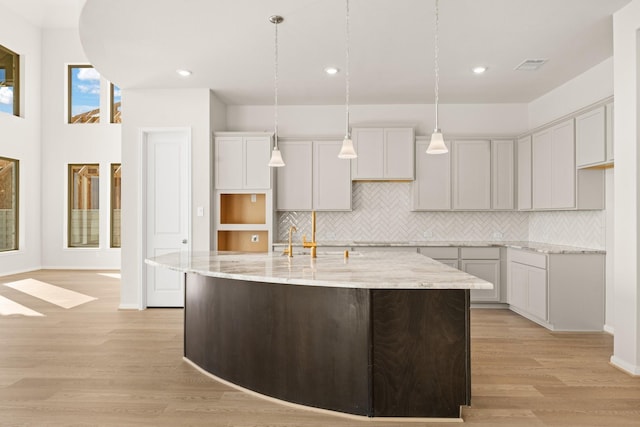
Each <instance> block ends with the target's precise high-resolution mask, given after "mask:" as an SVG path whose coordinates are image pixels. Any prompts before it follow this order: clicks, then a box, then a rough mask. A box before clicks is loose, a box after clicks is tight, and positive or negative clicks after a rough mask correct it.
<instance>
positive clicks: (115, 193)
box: [111, 163, 122, 248]
mask: <svg viewBox="0 0 640 427" xmlns="http://www.w3.org/2000/svg"><path fill="white" fill-rule="evenodd" d="M121 194H122V165H120V163H112V164H111V247H112V248H119V247H120V206H121V204H120V195H121Z"/></svg>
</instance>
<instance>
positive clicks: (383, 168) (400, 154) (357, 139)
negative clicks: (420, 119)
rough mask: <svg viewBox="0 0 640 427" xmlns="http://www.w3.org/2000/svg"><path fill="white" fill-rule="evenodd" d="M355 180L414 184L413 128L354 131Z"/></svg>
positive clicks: (353, 171)
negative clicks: (393, 181) (400, 181)
mask: <svg viewBox="0 0 640 427" xmlns="http://www.w3.org/2000/svg"><path fill="white" fill-rule="evenodd" d="M351 137H352V139H353V144H354V147H355V149H356V152H357V153H358V158H356V159H354V160H352V176H351V177H352V179H354V180H413V179H414V145H415V135H414V130H413V128H353V129H352V131H351Z"/></svg>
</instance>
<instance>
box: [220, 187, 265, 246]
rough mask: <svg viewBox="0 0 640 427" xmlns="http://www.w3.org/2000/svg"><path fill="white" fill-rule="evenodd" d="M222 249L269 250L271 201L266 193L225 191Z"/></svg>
mask: <svg viewBox="0 0 640 427" xmlns="http://www.w3.org/2000/svg"><path fill="white" fill-rule="evenodd" d="M219 203H220V224H219V225H218V250H219V251H241V252H268V250H269V230H268V227H267V200H266V194H264V193H221V194H220V199H219Z"/></svg>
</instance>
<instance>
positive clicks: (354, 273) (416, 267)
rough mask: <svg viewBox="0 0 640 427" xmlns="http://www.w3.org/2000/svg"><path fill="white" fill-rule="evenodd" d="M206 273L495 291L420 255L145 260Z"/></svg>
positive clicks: (200, 255) (202, 255) (215, 255)
mask: <svg viewBox="0 0 640 427" xmlns="http://www.w3.org/2000/svg"><path fill="white" fill-rule="evenodd" d="M145 262H146V263H147V264H149V265H153V266H160V267H167V268H170V269H173V270H178V271H182V272H187V273H198V274H202V275H204V276H212V277H221V278H227V279H236V280H246V281H253V282H266V283H282V284H290V285H306V286H327V287H341V288H365V289H493V284H491V283H489V282H486V281H484V280H482V279H479V278H477V277H475V276H472V275H470V274H467V273H465V272H462V271H460V270H456V269H455V268H451V267H449V266H446V265H444V264H441V263H439V262H438V261H435V260H433V259H431V258H428V257H426V256H424V255H420V254H418V253H399V252H384V251H380V252H378V251H375V252H350V253H349V257H348V258H345V257H344V252H342V251H326V252H323V251H322V250H319V251H318V257H317V258H315V259H312V258H311V257H310V256H309V255H302V254H300V255H296V254H295V253H294V256H293V258H289V257H288V256H286V255H281V254H279V253H256V254H250V253H238V252H196V253H190V254H186V255H181V254H179V253H174V254H167V255H162V256H159V257H155V258H151V259H147V260H145Z"/></svg>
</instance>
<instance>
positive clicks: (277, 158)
mask: <svg viewBox="0 0 640 427" xmlns="http://www.w3.org/2000/svg"><path fill="white" fill-rule="evenodd" d="M282 21H284V18H283V17H282V16H278V15H273V16H270V17H269V22H271V23H272V24H274V25H275V29H276V31H275V55H274V56H275V60H274V66H275V67H274V68H275V72H274V83H273V87H274V94H275V95H274V103H273V111H274V114H273V115H274V122H275V127H274V133H273V141H274V143H273V151H272V152H271V160H269V166H270V167H272V168H280V167H282V166H284V160H282V154H281V153H280V150H279V149H278V24H280V23H281V22H282Z"/></svg>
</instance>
